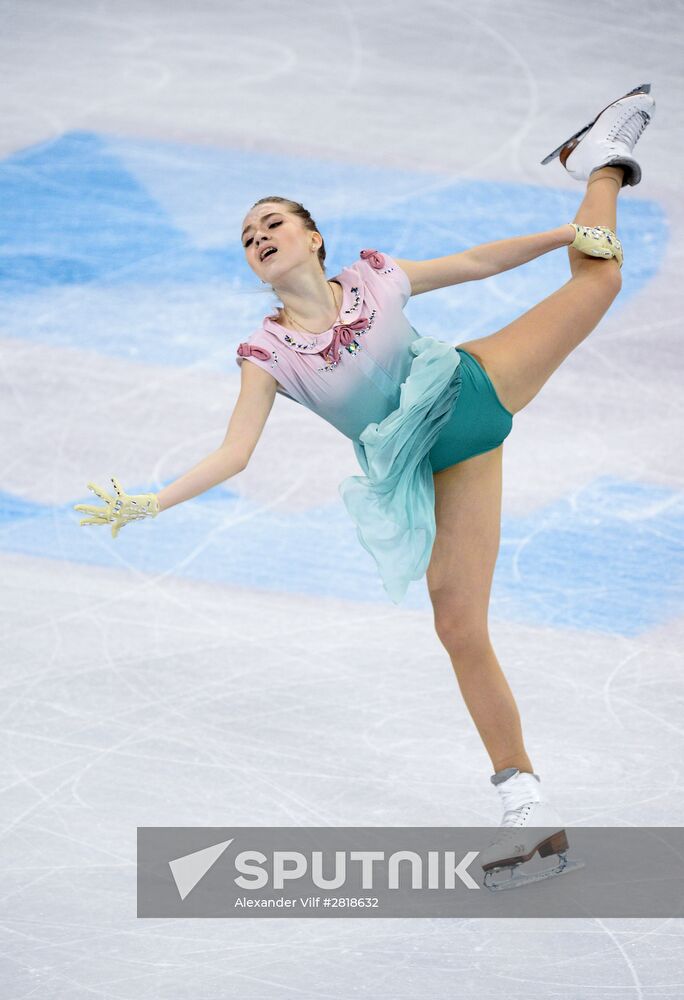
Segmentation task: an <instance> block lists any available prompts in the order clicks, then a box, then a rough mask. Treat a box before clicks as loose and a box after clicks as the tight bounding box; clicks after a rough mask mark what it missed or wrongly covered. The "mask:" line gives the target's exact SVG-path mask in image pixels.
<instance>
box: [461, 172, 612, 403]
mask: <svg viewBox="0 0 684 1000" xmlns="http://www.w3.org/2000/svg"><path fill="white" fill-rule="evenodd" d="M616 176H619V177H620V178H621V177H622V170H621V169H620V168H617V167H605V168H603V169H602V170H600V171H597V172H596V173H595V174H593V175H592V176H591V177H590V179H589V182H588V184H587V191H586V194H585V197H584V200H583V201H582V204H581V205H580V208H579V211H578V213H577V218H576V221H577V220H579V224H581V225H607V223H608V222H613V225H612V226H610V227H609V228H611V229H613V230H614V228H615V214H616V203H617V196H618V193H619V191H620V188H619V186H618V183H617V180H616V179H614V178H615V177H616ZM590 212H591V213H594V212H595V213H596V215H593V214H592V215H591V216H590V214H589V213H590ZM568 230H569V234H570V236H569V239H568V245H569V244H570V241H571V238H572V230H570V227H568ZM569 254H570V267H571V270H572V278H571V279H570V281H568V282H567V283H566V284H565V285H563V286H562V287H561V288H559V289H558V291H556V292H554V293H553V294H552V295H550V296H549V297H548V298H546V299H544V300H543V301H542V302H540V303H539V304H538V305H536V306H534V308H532V309H530V310H529V312H526V313H524V315H522V316H520V317H519V318H518V319H516V320H514V321H513V322H512V323H510V324H509V325H508V326H505V327H504V328H503V329H501V330H498V331H497V332H496V333H492V334H490V336H488V337H481V338H479V339H478V340H473V341H469V342H468V343H466V344H459V347H463V348H465V350H467V351H470V353H471V354H474V355H475V356H476V357H477V358H478V359H479V360H480V361H481V363H482V364H483V365H484V367H485V369H486V371H487V374H488V375H489V377H490V379H491V380H492V383H493V385H494V388H495V389H496V392H497V395H498V396H499V399H500V400H501V402H502V404H503V405H504V406H505V407H506V409H507V410H509V411H510V412H511V413H517V412H518V411H519V410H522V409H523V407H525V406H527V404H528V403H529V402H530V401H531V400H532V399H534V397H535V396H536V395H537V393H538V392H539V390H540V389H541V388H542V386H543V385H544V384H545V383H546V381H547V380H548V379H549V378H550V376H551V375H552V374H553V373H554V372H555V371H556V369H557V368H558V367H559V366H560V365H561V364H562V362H563V361H564V360H565V359H566V358H567V356H568V355H569V354H570V353H571V352H572V351H574V349H575V348H576V347H577V346H578V345H579V344H581V343H582V341H583V340H584V339H585V338H586V337H588V336H589V334H590V333H591V331H592V330H593V329H594V328H595V327H596V325H597V324H598V322H599V321H600V320H601V319H602V318H603V316H604V315H605V314H606V312H607V311H608V309H609V308H610V306H611V304H612V303H613V301H614V300H615V298H616V296H617V294H618V292H619V291H620V288H621V286H622V279H621V275H620V266H619V264H618V262H617V260H616V259H615V258H611V259H610V260H603V259H601V258H599V257H587V256H585V255H584V254H581V253H579V252H578V251H576V250H573V249H571V248H570V249H569Z"/></svg>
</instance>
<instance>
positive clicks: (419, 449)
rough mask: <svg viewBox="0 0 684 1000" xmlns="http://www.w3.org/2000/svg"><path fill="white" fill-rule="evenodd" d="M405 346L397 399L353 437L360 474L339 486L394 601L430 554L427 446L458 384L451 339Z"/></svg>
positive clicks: (456, 393) (431, 518) (430, 491)
mask: <svg viewBox="0 0 684 1000" xmlns="http://www.w3.org/2000/svg"><path fill="white" fill-rule="evenodd" d="M409 350H410V351H411V352H412V354H414V355H415V357H414V359H413V361H412V362H411V367H410V370H409V374H408V376H407V377H406V380H405V381H404V382H403V383H402V386H401V390H400V397H399V405H398V406H397V408H396V409H395V410H393V411H392V412H391V413H390V414H388V416H387V417H385V419H384V420H382V421H381V423H370V424H368V426H367V427H365V428H364V430H363V431H362V433H361V435H360V437H359V439H358V441H354V450H355V452H356V456H357V458H358V460H359V464H360V466H361V468H362V469H363V471H364V473H365V475H363V476H349V477H348V478H347V479H345V480H343V482H342V483H340V486H339V491H340V495H341V496H342V500H343V501H344V504H345V506H346V508H347V510H348V512H349V514H350V515H351V517H352V519H353V520H354V521H355V522H356V530H357V535H358V538H359V541H360V542H361V544H362V545H363V547H364V548H365V549H366V550H367V551H368V552H370V554H371V555H372V556H373V558H374V559H375V562H376V563H377V567H378V570H379V572H380V577H381V579H382V582H383V586H384V588H385V591H386V592H387V594H388V595H389V597H390V598H391V600H392V601H393V602H394V603H395V604H398V603H399V602H400V601H401V599H402V598H403V597H404V595H405V593H406V590H407V588H408V585H409V583H410V582H411V580H417V579H420V577H421V576H423V574H424V573H425V571H426V569H427V567H428V563H429V561H430V555H431V552H432V545H433V542H434V539H435V530H436V526H435V488H434V482H433V478H432V475H433V470H432V465H431V463H430V450H431V448H432V447H433V446H434V444H435V443H436V441H437V439H438V437H439V432H440V430H441V429H442V428H443V427H444V426H445V424H446V422H447V421H448V420H449V417H450V416H451V413H452V411H453V409H454V405H455V403H456V401H457V399H458V396H459V393H460V390H461V373H460V370H459V369H460V362H461V358H460V355H459V353H458V351H456V350H455V349H454V347H453V346H452V345H451V344H445V343H443V342H442V341H440V340H435V339H434V338H432V337H418V338H417V339H416V340H414V341H413V342H412V343H411V344H410V345H409Z"/></svg>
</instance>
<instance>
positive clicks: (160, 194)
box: [0, 132, 667, 376]
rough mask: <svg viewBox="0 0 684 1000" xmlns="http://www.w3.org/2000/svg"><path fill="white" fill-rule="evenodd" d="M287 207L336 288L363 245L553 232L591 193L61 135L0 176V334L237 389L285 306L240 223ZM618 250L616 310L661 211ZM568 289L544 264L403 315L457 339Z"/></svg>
mask: <svg viewBox="0 0 684 1000" xmlns="http://www.w3.org/2000/svg"><path fill="white" fill-rule="evenodd" d="M531 155H532V154H531ZM552 169H556V170H560V169H561V168H560V167H558V164H555V166H554V167H549V171H551V170H552ZM551 176H552V175H551V174H549V177H550V179H551ZM273 189H275V190H273ZM277 193H282V194H285V195H287V196H289V197H294V198H295V199H298V200H301V201H303V202H304V204H306V205H307V206H309V207H310V208H311V210H312V212H313V213H314V216H315V217H316V221H317V223H318V225H319V226H320V227H321V229H322V231H323V233H324V235H325V238H326V246H327V251H328V257H327V263H328V273H329V274H330V275H334V274H336V273H338V272H339V271H340V270H341V268H342V267H343V266H344V265H345V264H349V263H351V262H352V261H354V260H356V259H358V254H359V251H360V250H361V249H364V248H367V247H371V248H377V249H380V250H384V251H386V252H387V253H390V254H393V255H394V256H397V257H406V258H408V259H424V258H426V257H431V256H442V255H445V254H449V253H453V252H456V251H459V250H462V249H465V248H467V247H469V246H472V245H474V244H477V243H484V242H487V241H490V240H496V239H501V238H503V237H506V236H512V235H519V234H521V233H529V232H534V231H535V230H543V229H547V228H549V227H552V226H557V225H558V224H560V223H562V222H564V221H567V220H569V219H571V218H572V217H573V215H574V213H575V209H576V206H577V204H578V200H579V195H580V193H581V188H580V187H579V185H578V186H577V191H576V192H571V191H565V190H562V191H561V190H555V189H553V188H546V187H539V186H536V185H532V184H510V183H504V182H499V183H497V182H492V181H478V180H468V179H461V178H452V177H449V176H447V175H432V174H427V173H419V172H416V171H408V170H403V171H402V170H396V169H384V168H379V167H375V168H374V167H368V166H357V165H354V164H337V163H331V162H328V161H325V160H315V159H312V158H306V159H303V158H298V157H294V156H293V157H286V156H269V155H266V154H262V153H256V152H251V151H249V150H242V149H236V150H230V149H227V150H226V149H224V150H216V149H205V148H201V147H192V146H187V145H180V144H174V143H167V142H156V141H153V140H145V139H124V138H116V137H108V136H102V135H98V134H96V133H90V132H71V133H67V134H66V135H64V136H62V137H61V138H60V139H57V140H55V141H51V142H46V143H42V144H39V145H37V146H33V147H30V148H28V149H25V150H22V151H20V152H18V153H15V154H13V155H12V156H10V157H8V158H7V159H6V160H4V161H3V162H2V163H0V239H2V244H3V266H2V268H1V269H0V309H2V313H3V335H4V336H13V337H20V338H23V339H26V340H34V341H39V342H42V343H48V344H51V345H54V346H68V347H73V348H87V349H96V350H97V351H98V352H100V353H102V354H107V355H112V356H117V357H124V358H132V359H134V360H136V361H139V362H144V363H149V364H154V365H156V366H158V365H172V366H193V367H195V368H202V369H205V370H206V369H209V370H213V371H220V372H227V373H229V374H232V375H234V376H236V375H237V373H238V369H237V366H236V365H235V361H234V355H235V349H236V347H237V345H238V343H239V342H240V341H241V340H244V339H245V338H246V337H247V336H248V335H249V333H251V331H252V330H253V329H254V328H255V327H256V326H257V325H258V323H259V320H260V319H261V317H262V316H264V315H265V314H266V313H267V312H269V311H271V309H272V308H273V305H274V304H275V299H274V298H273V296H272V294H271V293H270V290H268V289H267V288H266V289H265V288H264V286H262V285H261V284H260V283H259V282H258V280H257V278H256V277H255V275H254V274H253V273H252V272H251V271H250V269H249V268H248V267H247V265H246V263H245V261H244V257H243V251H242V247H241V243H240V239H239V232H240V223H241V221H242V218H243V216H244V213H245V211H246V210H247V209H248V208H249V206H250V205H251V204H252V203H253V202H254V201H256V200H257V199H258V198H260V197H263V196H264V195H268V194H277ZM620 237H621V239H622V241H623V244H624V247H625V266H624V270H623V278H624V283H623V290H622V293H621V295H620V298H619V299H618V300H617V303H616V305H615V306H614V307H613V309H620V308H622V307H623V306H624V304H625V303H626V302H627V301H628V299H629V298H630V296H631V295H633V294H634V293H635V292H637V291H638V290H639V288H641V287H642V286H643V285H644V283H646V282H647V281H649V280H650V278H651V277H652V276H653V275H654V274H655V273H656V272H657V270H658V267H659V264H660V260H661V258H662V255H663V253H664V251H665V244H666V241H667V240H666V238H667V223H666V220H665V218H664V215H663V212H662V210H661V208H660V206H659V205H658V204H657V203H655V202H653V201H648V200H643V199H640V198H637V197H630V198H627V199H625V200H623V201H622V202H621V205H620ZM567 277H568V267H567V257H566V254H565V252H564V251H561V252H557V253H552V254H547V255H546V256H544V257H542V258H539V259H538V260H536V261H533V262H531V263H530V264H527V265H525V266H524V267H522V268H516V269H514V270H513V271H509V272H507V273H504V274H500V275H497V276H495V277H493V278H489V279H487V280H486V281H484V282H471V283H466V284H463V285H458V286H453V287H451V288H446V289H441V290H439V291H436V292H433V293H432V294H431V295H429V296H418V297H416V298H414V299H411V300H410V301H409V303H408V305H407V307H406V313H407V316H408V318H409V319H410V321H411V322H412V323H413V324H414V325H415V326H416V328H417V330H418V331H419V332H420V333H421V334H422V335H423V336H435V337H438V338H440V339H442V340H446V341H449V342H452V343H461V342H463V341H465V340H470V339H472V338H474V337H478V336H482V335H485V334H487V333H491V332H492V331H494V330H496V329H498V328H500V327H501V326H503V325H505V324H506V323H508V322H510V321H511V320H512V319H514V318H515V317H516V316H518V315H519V314H520V313H522V312H524V311H525V310H526V309H528V308H530V307H531V306H532V305H534V304H535V303H536V302H538V301H539V299H540V298H542V297H544V296H545V295H548V294H550V293H551V292H552V291H554V290H555V289H556V288H557V287H559V285H561V284H562V283H563V282H564V281H565V280H566V279H567Z"/></svg>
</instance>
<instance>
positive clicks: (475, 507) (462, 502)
mask: <svg viewBox="0 0 684 1000" xmlns="http://www.w3.org/2000/svg"><path fill="white" fill-rule="evenodd" d="M502 456H503V445H500V446H499V447H498V448H495V449H493V450H492V451H488V452H485V453H484V454H483V455H475V456H474V457H473V458H469V459H467V460H466V461H464V462H459V463H458V464H457V465H451V466H449V467H448V468H446V469H443V470H442V471H441V472H437V473H436V474H435V476H434V484H435V519H436V523H437V532H436V535H435V543H434V546H433V549H432V556H431V559H430V565H429V566H428V570H427V574H426V580H427V585H428V591H429V594H430V599H431V601H432V605H433V609H434V613H435V625H436V628H437V632H438V634H439V636H440V638H441V639H442V641H443V642H446V643H448V642H449V641H450V639H453V640H454V641H460V640H463V639H464V638H465V639H467V637H468V636H473V638H474V639H476V640H479V639H481V638H482V636H486V634H487V612H488V607H489V596H490V593H491V586H492V577H493V575H494V566H495V564H496V557H497V554H498V551H499V540H500V533H501V482H502Z"/></svg>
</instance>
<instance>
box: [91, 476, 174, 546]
mask: <svg viewBox="0 0 684 1000" xmlns="http://www.w3.org/2000/svg"><path fill="white" fill-rule="evenodd" d="M112 482H113V483H114V489H115V490H116V496H113V497H110V496H109V495H108V494H107V493H105V492H104V490H103V489H101V488H100V487H99V486H96V485H95V483H88V489H89V490H92V491H93V493H96V494H97V496H99V498H100V500H104V501H105V506H104V507H95V506H92V505H90V504H83V503H79V504H76V505H75V506H74V510H82V511H83V513H84V514H92V515H93V516H92V517H87V518H85V517H84V518H83V520H82V521H80V524H82V525H83V524H111V525H112V538H116V536H117V535H118V534H119V532H120V531H121V529H122V528H123V526H124V524H128V522H129V521H140V520H142V518H144V517H156V516H157V514H158V513H159V501H158V500H157V494H156V493H139V494H138V495H137V496H134V497H132V496H129V495H128V494H127V493H126V492H125V490H124V489H123V487H122V486H121V483H120V482H119V480H118V479H114V477H113V476H112Z"/></svg>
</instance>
